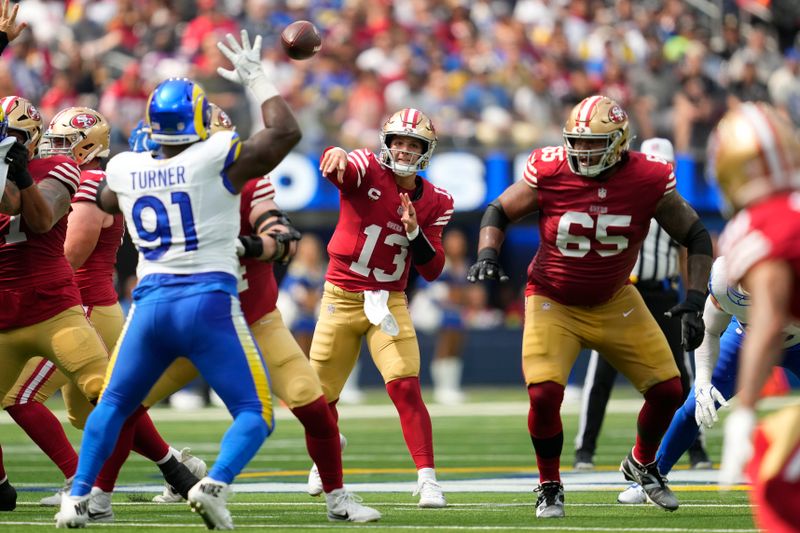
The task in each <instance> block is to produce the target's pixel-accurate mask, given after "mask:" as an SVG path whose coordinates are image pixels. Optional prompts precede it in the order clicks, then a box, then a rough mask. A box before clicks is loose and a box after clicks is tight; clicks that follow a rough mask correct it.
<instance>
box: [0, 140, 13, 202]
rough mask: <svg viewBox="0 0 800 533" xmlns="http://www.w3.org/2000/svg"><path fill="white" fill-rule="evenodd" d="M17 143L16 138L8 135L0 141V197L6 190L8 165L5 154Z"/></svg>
mask: <svg viewBox="0 0 800 533" xmlns="http://www.w3.org/2000/svg"><path fill="white" fill-rule="evenodd" d="M15 142H17V139H16V137H14V136H12V135H9V136H8V137H6V138H5V139H3V140H2V141H0V197H1V196H3V192H4V191H5V190H6V177H8V163H6V154H7V153H8V151H9V150H10V149H11V147H12V146H14V143H15Z"/></svg>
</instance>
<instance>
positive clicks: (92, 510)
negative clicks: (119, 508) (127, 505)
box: [89, 487, 114, 522]
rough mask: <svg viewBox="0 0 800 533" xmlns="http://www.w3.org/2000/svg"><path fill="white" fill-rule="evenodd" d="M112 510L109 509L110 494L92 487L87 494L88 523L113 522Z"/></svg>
mask: <svg viewBox="0 0 800 533" xmlns="http://www.w3.org/2000/svg"><path fill="white" fill-rule="evenodd" d="M113 521H114V510H113V509H111V493H110V492H106V491H104V490H103V489H101V488H100V487H92V492H91V493H90V494H89V522H113Z"/></svg>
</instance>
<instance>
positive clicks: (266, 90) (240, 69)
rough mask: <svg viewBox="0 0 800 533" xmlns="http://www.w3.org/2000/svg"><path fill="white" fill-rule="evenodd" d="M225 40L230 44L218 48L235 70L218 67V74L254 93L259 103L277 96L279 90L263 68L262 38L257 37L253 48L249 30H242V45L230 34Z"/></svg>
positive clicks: (218, 45) (223, 44)
mask: <svg viewBox="0 0 800 533" xmlns="http://www.w3.org/2000/svg"><path fill="white" fill-rule="evenodd" d="M225 39H226V40H227V41H228V44H227V45H226V44H225V43H223V42H221V41H220V42H218V43H217V48H219V50H220V52H222V54H223V55H224V56H225V57H227V58H228V59H229V60H230V62H231V63H232V64H233V70H228V69H225V68H222V67H217V74H219V75H220V76H222V77H223V78H225V79H226V80H229V81H232V82H234V83H238V84H240V85H244V86H245V87H247V88H248V89H250V90H251V91H253V94H255V95H256V97H257V98H258V99H259V103H260V102H264V101H265V100H268V99H270V98H272V97H273V96H277V95H278V90H277V89H276V88H275V86H274V85H273V84H272V83H270V81H269V80H267V74H266V72H264V68H263V67H262V66H261V36H260V35H256V38H255V39H254V40H253V45H252V46H251V45H250V37H249V36H248V35H247V30H242V44H241V45H239V43H238V42H236V39H234V37H233V35H231V34H230V33H228V34H226V35H225Z"/></svg>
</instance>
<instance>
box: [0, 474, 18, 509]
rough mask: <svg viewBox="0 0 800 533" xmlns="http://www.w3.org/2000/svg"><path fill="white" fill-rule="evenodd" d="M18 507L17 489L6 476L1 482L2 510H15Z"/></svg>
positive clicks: (0, 506)
mask: <svg viewBox="0 0 800 533" xmlns="http://www.w3.org/2000/svg"><path fill="white" fill-rule="evenodd" d="M16 507H17V490H16V489H15V488H14V486H13V485H12V484H11V482H9V481H8V478H7V477H6V478H5V479H4V480H3V482H2V483H0V511H13V510H14V509H16Z"/></svg>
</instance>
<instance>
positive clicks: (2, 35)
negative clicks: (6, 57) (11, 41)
mask: <svg viewBox="0 0 800 533" xmlns="http://www.w3.org/2000/svg"><path fill="white" fill-rule="evenodd" d="M6 46H8V35H7V34H6V32H4V31H0V54H2V53H3V50H5V49H6Z"/></svg>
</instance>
